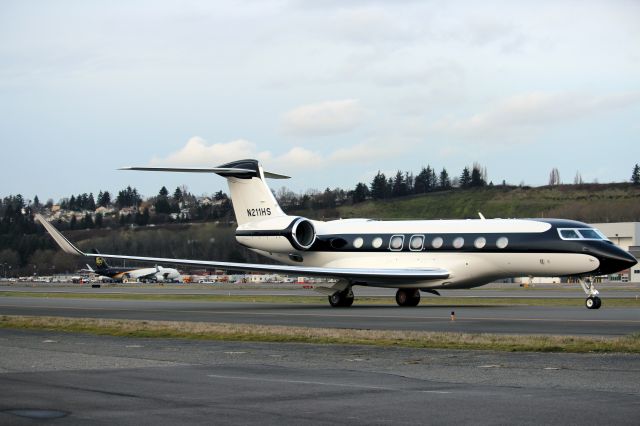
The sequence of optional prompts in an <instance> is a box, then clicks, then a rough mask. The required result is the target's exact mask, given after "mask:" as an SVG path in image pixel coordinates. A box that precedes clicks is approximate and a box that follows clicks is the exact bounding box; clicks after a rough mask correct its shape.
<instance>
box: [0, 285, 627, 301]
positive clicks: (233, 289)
mask: <svg viewBox="0 0 640 426" xmlns="http://www.w3.org/2000/svg"><path fill="white" fill-rule="evenodd" d="M101 286H102V287H101V288H91V286H90V285H88V284H83V285H70V284H43V283H33V284H29V283H25V284H22V283H18V284H13V285H2V284H0V294H1V293H2V292H12V291H19V292H30V293H88V294H105V293H106V294H183V295H184V294H188V295H250V296H258V295H261V296H318V295H319V293H317V292H315V291H314V290H312V289H305V288H302V287H301V286H299V285H297V286H286V287H285V286H283V287H278V286H276V285H270V286H262V285H254V286H251V287H248V286H247V287H243V286H241V285H230V284H226V285H222V284H221V285H216V284H213V285H211V286H208V287H207V286H203V285H181V286H177V285H175V284H167V285H166V286H164V285H157V284H125V285H123V284H102V285H101ZM596 287H597V288H598V289H599V290H600V293H601V296H602V297H603V298H604V299H607V298H630V299H635V298H640V285H638V284H627V285H626V286H624V287H610V286H609V287H607V286H604V285H603V286H596ZM353 291H354V293H355V295H356V296H377V297H394V296H395V293H396V290H395V289H391V288H376V287H363V286H356V287H354V288H353ZM440 294H441V295H442V296H443V297H475V298H489V297H504V298H571V299H581V300H584V298H585V295H584V292H583V291H582V289H581V288H580V287H579V286H578V285H577V284H573V285H567V284H563V285H562V286H558V285H538V286H537V287H532V288H521V287H518V285H517V284H503V285H501V286H499V287H498V286H497V285H489V286H488V287H487V286H483V287H479V288H474V289H469V290H440ZM423 296H424V297H433V296H431V295H428V294H424V293H423Z"/></svg>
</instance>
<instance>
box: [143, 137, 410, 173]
mask: <svg viewBox="0 0 640 426" xmlns="http://www.w3.org/2000/svg"><path fill="white" fill-rule="evenodd" d="M401 151H402V149H401V148H400V147H399V146H396V147H389V146H388V144H387V145H384V144H381V143H378V142H375V141H369V142H366V143H364V142H363V143H359V144H356V145H353V146H347V147H343V148H340V149H337V150H335V151H333V152H330V153H328V154H323V153H321V152H318V151H313V150H310V149H308V148H304V147H299V146H296V147H293V148H291V149H289V150H288V151H286V152H284V153H282V154H278V155H274V154H272V153H271V152H269V151H260V150H258V147H257V145H256V144H254V143H253V142H249V141H247V140H245V139H238V140H234V141H231V142H227V143H215V144H211V145H209V144H207V142H206V141H205V140H204V139H202V138H200V137H197V136H196V137H192V138H190V139H189V140H188V141H187V143H186V144H185V145H184V147H182V148H181V149H179V150H178V151H176V152H173V153H171V154H169V155H167V156H166V157H153V158H152V159H151V161H150V162H149V164H150V165H152V166H192V167H202V166H210V167H215V166H219V165H221V164H224V163H228V162H230V161H235V160H240V159H245V158H255V159H257V160H259V161H260V162H261V163H262V164H263V165H264V167H265V168H266V169H267V170H270V171H273V172H278V173H290V172H291V171H300V170H302V171H305V170H318V169H325V170H328V169H331V168H332V167H342V166H343V165H345V164H359V163H362V162H366V161H374V160H378V159H381V158H389V157H390V156H393V155H395V154H397V153H398V152H401Z"/></svg>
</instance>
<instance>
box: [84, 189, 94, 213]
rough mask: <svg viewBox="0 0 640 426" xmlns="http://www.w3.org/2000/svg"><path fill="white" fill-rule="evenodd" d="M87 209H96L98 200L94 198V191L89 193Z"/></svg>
mask: <svg viewBox="0 0 640 426" xmlns="http://www.w3.org/2000/svg"><path fill="white" fill-rule="evenodd" d="M86 208H87V210H91V211H94V210H95V209H96V201H95V200H94V198H93V192H91V193H89V198H88V199H87V206H86Z"/></svg>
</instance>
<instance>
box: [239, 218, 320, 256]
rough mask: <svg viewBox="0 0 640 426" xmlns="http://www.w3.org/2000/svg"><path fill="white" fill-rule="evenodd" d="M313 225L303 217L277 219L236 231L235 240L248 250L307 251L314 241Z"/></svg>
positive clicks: (252, 224) (244, 226)
mask: <svg viewBox="0 0 640 426" xmlns="http://www.w3.org/2000/svg"><path fill="white" fill-rule="evenodd" d="M316 238H317V236H316V229H315V226H314V225H313V223H312V222H311V221H310V220H309V219H306V218H304V217H291V216H285V217H278V218H273V219H268V220H264V221H261V222H257V223H253V222H250V223H247V224H243V225H242V226H239V227H238V229H236V240H237V241H238V242H239V243H240V244H242V245H244V246H246V247H249V248H252V249H257V250H264V251H268V252H275V253H291V250H297V251H305V250H309V249H310V248H311V247H312V246H313V244H314V243H315V241H316Z"/></svg>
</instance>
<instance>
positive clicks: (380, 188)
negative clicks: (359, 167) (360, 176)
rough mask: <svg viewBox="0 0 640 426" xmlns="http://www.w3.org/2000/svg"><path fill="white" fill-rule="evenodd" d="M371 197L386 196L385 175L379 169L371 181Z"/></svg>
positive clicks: (376, 198)
mask: <svg viewBox="0 0 640 426" xmlns="http://www.w3.org/2000/svg"><path fill="white" fill-rule="evenodd" d="M371 197H372V198H373V199H374V200H382V199H384V198H387V177H386V176H385V175H384V173H382V172H381V171H379V170H378V174H376V175H375V176H374V178H373V181H372V182H371Z"/></svg>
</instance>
